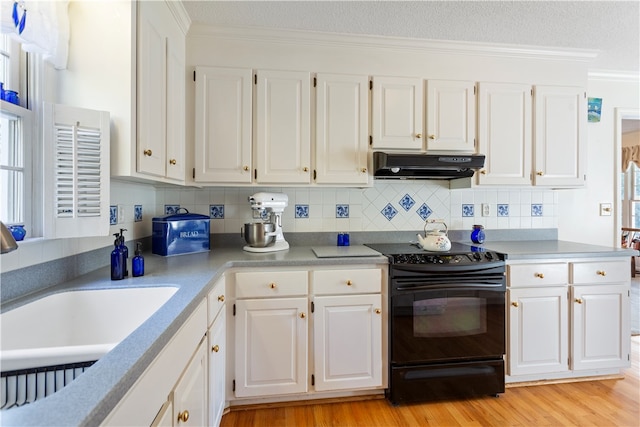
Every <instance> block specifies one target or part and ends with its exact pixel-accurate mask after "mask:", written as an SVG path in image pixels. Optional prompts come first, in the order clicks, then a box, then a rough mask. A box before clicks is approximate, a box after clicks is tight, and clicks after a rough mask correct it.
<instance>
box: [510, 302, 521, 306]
mask: <svg viewBox="0 0 640 427" xmlns="http://www.w3.org/2000/svg"><path fill="white" fill-rule="evenodd" d="M511 305H512V306H514V307H518V306H519V305H520V304H518V301H514V302H512V303H511Z"/></svg>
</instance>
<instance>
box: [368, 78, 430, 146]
mask: <svg viewBox="0 0 640 427" xmlns="http://www.w3.org/2000/svg"><path fill="white" fill-rule="evenodd" d="M423 102H424V101H423V89H422V79H419V78H405V77H378V76H376V77H374V78H373V94H372V109H373V111H372V123H371V133H372V136H373V142H372V145H371V147H372V148H374V149H391V150H394V149H398V150H404V149H410V150H421V149H422V148H423V144H422V117H423V105H424V104H423Z"/></svg>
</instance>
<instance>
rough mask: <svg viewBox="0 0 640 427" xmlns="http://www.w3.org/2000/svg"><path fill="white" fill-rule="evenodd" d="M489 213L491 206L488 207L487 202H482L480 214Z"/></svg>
mask: <svg viewBox="0 0 640 427" xmlns="http://www.w3.org/2000/svg"><path fill="white" fill-rule="evenodd" d="M489 215H491V208H490V207H489V203H483V204H482V216H489Z"/></svg>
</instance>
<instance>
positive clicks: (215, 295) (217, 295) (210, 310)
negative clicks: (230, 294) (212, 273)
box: [207, 276, 225, 325]
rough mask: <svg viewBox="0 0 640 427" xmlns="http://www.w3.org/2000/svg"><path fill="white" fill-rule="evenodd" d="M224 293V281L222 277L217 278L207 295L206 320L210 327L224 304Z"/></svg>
mask: <svg viewBox="0 0 640 427" xmlns="http://www.w3.org/2000/svg"><path fill="white" fill-rule="evenodd" d="M224 292H225V279H224V276H222V277H221V278H219V279H218V280H217V281H216V283H215V284H214V285H213V289H211V291H209V295H207V320H208V325H211V324H212V323H213V321H214V320H215V319H216V317H217V316H218V313H219V312H220V308H222V305H223V304H224V299H225V296H224Z"/></svg>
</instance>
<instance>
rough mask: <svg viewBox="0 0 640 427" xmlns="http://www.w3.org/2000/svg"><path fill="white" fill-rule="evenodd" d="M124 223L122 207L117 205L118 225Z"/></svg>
mask: <svg viewBox="0 0 640 427" xmlns="http://www.w3.org/2000/svg"><path fill="white" fill-rule="evenodd" d="M123 222H124V206H122V205H118V224H122V223H123Z"/></svg>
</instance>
